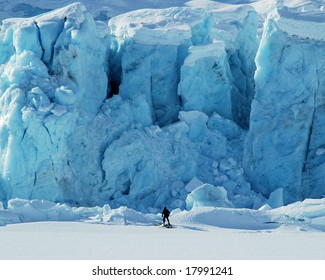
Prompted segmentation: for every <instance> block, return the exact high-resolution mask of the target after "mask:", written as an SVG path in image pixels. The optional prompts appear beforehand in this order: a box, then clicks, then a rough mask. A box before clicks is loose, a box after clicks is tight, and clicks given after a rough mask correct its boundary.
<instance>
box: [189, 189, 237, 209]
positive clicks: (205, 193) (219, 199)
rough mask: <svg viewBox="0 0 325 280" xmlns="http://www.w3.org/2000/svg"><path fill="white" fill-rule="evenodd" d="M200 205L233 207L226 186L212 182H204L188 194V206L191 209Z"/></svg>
mask: <svg viewBox="0 0 325 280" xmlns="http://www.w3.org/2000/svg"><path fill="white" fill-rule="evenodd" d="M198 206H213V207H226V208H227V207H233V205H232V203H231V202H230V201H229V200H228V198H227V191H226V190H225V189H224V187H215V186H213V185H210V184H203V185H202V186H200V187H198V188H196V189H195V190H193V191H192V192H191V193H189V194H188V196H187V198H186V208H187V209H188V210H190V209H192V208H194V207H198Z"/></svg>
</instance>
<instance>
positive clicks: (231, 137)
mask: <svg viewBox="0 0 325 280" xmlns="http://www.w3.org/2000/svg"><path fill="white" fill-rule="evenodd" d="M45 2H46V3H48V2H47V1H45ZM45 2H44V3H45ZM113 2H114V1H113ZM113 2H112V9H113V6H114V9H115V8H116V7H120V10H119V12H117V13H121V11H126V10H129V9H131V6H132V8H134V7H146V8H147V7H153V6H155V3H154V1H150V3H149V2H148V3H144V1H139V2H137V3H132V5H131V6H130V7H127V5H126V3H128V2H127V1H126V2H123V3H120V4H119V3H117V2H114V3H113ZM181 2H182V3H181ZM203 2H204V3H203ZM203 2H201V1H191V2H190V3H188V4H186V5H187V6H188V7H171V6H172V2H171V1H165V2H164V4H163V5H164V7H169V8H167V9H145V10H138V11H133V12H131V13H127V14H122V15H120V16H117V17H114V18H112V19H110V21H109V23H108V26H107V25H104V24H103V22H104V21H107V19H108V18H109V17H110V14H112V13H114V12H113V10H111V11H108V10H105V9H106V8H105V9H104V6H102V9H104V10H105V11H104V10H103V11H102V12H103V13H102V14H96V11H98V10H96V9H97V8H96V7H95V8H96V9H95V8H94V5H90V3H88V7H92V8H90V11H89V12H87V11H86V9H85V7H84V6H83V5H81V4H78V3H76V4H72V5H70V6H68V7H66V8H62V9H59V10H55V11H52V12H50V13H46V14H43V15H39V16H35V17H32V18H25V19H23V18H18V19H6V20H5V21H4V22H3V25H2V26H1V30H0V109H1V110H0V138H1V142H0V174H1V178H0V200H2V201H3V202H4V205H6V204H7V201H8V200H10V199H11V198H16V197H19V198H24V199H35V198H38V199H47V200H50V201H54V202H65V203H69V204H72V205H88V206H93V205H105V204H107V203H109V204H110V205H111V206H112V207H114V208H115V207H120V206H121V205H124V206H128V207H131V208H134V209H138V210H141V211H145V212H147V211H153V212H155V211H157V209H160V208H161V207H163V206H165V205H170V207H171V208H181V209H185V207H186V202H185V201H186V198H187V197H188V195H189V193H191V192H193V193H195V189H196V188H200V187H201V186H202V185H204V184H210V185H212V186H220V187H222V188H223V189H224V190H225V191H226V193H227V196H224V200H225V201H227V199H228V200H229V201H230V202H231V203H232V204H233V206H234V207H250V208H255V209H256V208H259V207H260V206H261V205H263V204H264V203H265V202H266V200H267V199H269V200H268V202H269V203H270V204H272V207H277V206H280V205H281V204H282V203H284V204H287V203H288V202H293V201H296V200H299V199H302V198H306V197H322V196H324V176H323V174H324V168H325V165H324V161H325V160H324V156H325V153H324V152H323V151H324V147H325V143H324V141H323V140H322V139H325V138H324V135H323V134H324V133H323V131H324V129H323V123H324V121H325V119H324V118H325V117H324V114H323V113H322V111H323V109H322V108H323V107H324V104H323V103H324V102H323V95H324V91H325V82H324V71H325V70H324V67H325V66H324V65H325V63H324V54H323V50H324V41H323V38H322V36H321V32H317V31H314V30H322V28H323V20H322V19H323V13H322V11H323V10H324V7H323V5H322V4H321V3H320V2H317V3H316V2H315V3H311V2H310V3H309V2H303V1H300V0H297V1H277V2H274V3H275V4H276V5H273V2H272V3H269V4H268V5H267V8H266V6H263V5H266V4H265V3H266V1H258V2H254V3H252V5H254V7H257V8H258V9H259V11H262V10H263V11H262V13H263V15H262V17H261V18H260V19H263V16H264V15H266V14H267V15H268V18H267V21H266V23H265V27H264V35H263V37H262V40H261V44H260V46H258V38H257V34H258V32H259V31H258V29H257V28H258V27H260V23H259V22H258V20H259V19H258V14H257V13H256V12H255V11H254V10H253V8H252V7H250V6H247V5H242V4H246V3H247V2H252V1H231V3H228V4H227V3H218V2H213V1H203ZM2 3H4V2H3V1H2ZM26 3H27V2H26ZM44 3H43V4H44ZM62 3H63V2H62ZM64 3H68V1H64ZM94 3H95V2H94ZM177 3H179V4H180V6H182V5H184V1H178V2H177ZM15 4H16V3H12V4H10V3H9V2H8V3H7V2H6V5H5V6H4V11H9V10H10V9H11V8H12V7H13V6H14V5H15ZM52 4H53V3H52ZM262 4H263V5H262ZM28 5H29V6H28ZM28 5H27V6H17V7H16V8H17V13H16V15H18V14H19V13H20V12H21V11H23V10H24V11H25V12H26V13H24V14H21V16H29V15H34V14H37V13H39V11H40V10H37V9H34V8H35V7H34V6H33V3H31V2H28ZM44 5H45V4H44ZM53 5H54V4H53ZM119 5H120V6H119ZM174 5H175V3H174ZM190 6H192V8H190ZM22 7H23V8H22ZM24 7H25V8H24ZM33 7H34V8H33ZM53 7H54V6H51V5H50V4H49V3H48V9H52V8H53ZM105 7H107V6H105ZM263 7H264V8H263ZM39 8H40V9H46V7H45V6H39ZM93 8H94V9H93ZM8 9H9V10H8ZM115 11H117V10H115ZM111 12H112V13H111ZM90 13H91V14H92V15H94V14H96V16H95V17H96V18H97V19H98V20H100V21H101V23H99V22H95V21H94V19H93V17H92V16H91V15H90ZM97 16H98V17H97ZM311 27H313V28H314V30H312V28H311ZM258 47H259V50H258V52H257V48H258ZM256 53H257V56H256ZM255 58H256V63H257V65H256V64H255ZM256 66H257V69H256ZM255 70H256V71H255ZM253 98H254V101H253V103H252V108H251V102H252V99H253ZM248 126H249V130H248V132H247V129H248ZM245 129H246V130H245ZM244 140H245V143H246V144H245V152H243V150H244V149H243V142H244ZM243 163H244V164H243ZM243 167H245V168H243ZM251 184H252V187H253V189H254V191H253V190H252V189H251ZM276 190H283V192H282V191H276ZM261 194H262V195H263V196H264V197H263V196H262V195H261ZM199 198H201V196H200V195H199ZM282 198H283V200H282ZM114 215H115V214H114ZM119 215H120V213H116V215H115V216H116V217H118V216H119ZM115 216H114V217H115Z"/></svg>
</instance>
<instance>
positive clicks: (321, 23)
mask: <svg viewBox="0 0 325 280" xmlns="http://www.w3.org/2000/svg"><path fill="white" fill-rule="evenodd" d="M270 18H271V19H273V20H274V21H275V22H276V24H277V26H278V27H279V28H280V29H281V30H283V31H285V32H286V33H288V34H289V35H291V36H292V35H297V36H299V37H301V38H309V39H315V40H325V33H324V32H321V31H324V30H325V1H324V0H320V1H306V0H284V1H278V2H277V4H276V9H275V10H274V12H273V13H271V14H270Z"/></svg>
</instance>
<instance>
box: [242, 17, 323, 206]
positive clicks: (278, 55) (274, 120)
mask: <svg viewBox="0 0 325 280" xmlns="http://www.w3.org/2000/svg"><path fill="white" fill-rule="evenodd" d="M279 22H280V23H279ZM282 23H283V22H282V21H281V20H279V21H278V20H277V19H276V18H275V19H274V18H272V17H271V18H270V19H269V20H268V21H267V23H266V27H265V31H264V35H263V38H262V41H261V45H260V48H259V52H258V55H257V59H256V61H257V71H256V75H255V81H256V96H255V99H254V101H253V103H252V111H251V123H250V130H249V133H248V137H247V141H246V152H245V155H244V161H245V164H244V165H245V168H246V172H247V174H248V175H249V178H250V181H251V183H252V185H253V187H254V189H255V190H257V191H259V192H261V193H263V194H264V195H269V194H270V193H271V192H272V191H274V190H275V189H277V188H280V187H281V188H283V192H284V201H285V203H290V202H293V201H296V200H300V199H303V198H306V197H321V196H323V195H324V185H323V182H324V179H323V177H324V176H323V175H322V174H323V173H322V170H323V169H324V158H323V155H322V154H318V155H317V150H318V149H320V148H322V147H323V146H324V144H325V143H324V141H323V140H322V139H324V138H323V137H322V135H323V128H322V124H321V123H322V122H323V115H324V114H323V109H322V108H323V106H324V100H323V95H324V92H325V87H324V85H325V80H324V71H325V56H324V47H325V44H324V42H323V41H318V40H314V39H308V38H304V36H302V35H301V34H300V35H301V37H298V36H289V35H288V33H287V30H286V28H287V26H285V25H283V24H282ZM296 23H297V22H296ZM309 23H310V22H309ZM301 24H302V23H301ZM314 25H315V28H317V27H318V25H317V23H314ZM281 28H284V30H282V29H281ZM297 34H299V31H298V33H297Z"/></svg>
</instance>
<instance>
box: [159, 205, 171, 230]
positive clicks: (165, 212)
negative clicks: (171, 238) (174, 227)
mask: <svg viewBox="0 0 325 280" xmlns="http://www.w3.org/2000/svg"><path fill="white" fill-rule="evenodd" d="M169 214H170V212H169V210H168V209H167V208H166V207H164V210H163V211H162V213H161V216H162V217H163V225H165V221H166V219H167V222H168V224H167V226H171V224H170V222H169V218H168V217H169Z"/></svg>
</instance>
